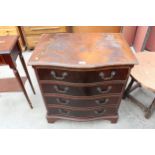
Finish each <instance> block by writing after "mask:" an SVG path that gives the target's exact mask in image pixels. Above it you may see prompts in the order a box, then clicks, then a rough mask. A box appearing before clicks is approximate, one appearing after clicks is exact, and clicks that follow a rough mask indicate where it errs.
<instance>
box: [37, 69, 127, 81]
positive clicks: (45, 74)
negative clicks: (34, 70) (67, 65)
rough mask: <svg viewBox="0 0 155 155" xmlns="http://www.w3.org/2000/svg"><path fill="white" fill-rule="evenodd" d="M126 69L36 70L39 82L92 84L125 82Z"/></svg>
mask: <svg viewBox="0 0 155 155" xmlns="http://www.w3.org/2000/svg"><path fill="white" fill-rule="evenodd" d="M128 70H129V69H128V68H121V69H118V68H117V69H115V68H114V69H104V70H100V71H97V70H96V71H68V70H56V69H38V75H39V79H40V80H58V81H67V82H73V83H92V82H101V81H111V80H125V79H126V78H127V75H128Z"/></svg>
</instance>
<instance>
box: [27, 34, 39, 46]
mask: <svg viewBox="0 0 155 155" xmlns="http://www.w3.org/2000/svg"><path fill="white" fill-rule="evenodd" d="M39 39H40V36H38V35H37V36H29V37H26V42H27V46H28V48H29V49H32V48H34V47H35V46H36V44H37V43H38V41H39Z"/></svg>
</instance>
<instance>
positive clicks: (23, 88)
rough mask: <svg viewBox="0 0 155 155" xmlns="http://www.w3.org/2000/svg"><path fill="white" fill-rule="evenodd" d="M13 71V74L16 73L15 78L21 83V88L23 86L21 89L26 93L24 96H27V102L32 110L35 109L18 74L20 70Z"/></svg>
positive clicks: (14, 69)
mask: <svg viewBox="0 0 155 155" xmlns="http://www.w3.org/2000/svg"><path fill="white" fill-rule="evenodd" d="M12 69H13V72H14V74H15V76H16V78H17V80H18V82H19V84H20V86H21V88H22V90H23V92H24V95H25V97H26V99H27V101H28V103H29V105H30V108H31V109H32V108H33V106H32V103H31V101H30V99H29V97H28V95H27V92H26V90H25V87H24V85H23V82H22V79H21V77H20V75H19V73H18V70H17V69H16V68H12Z"/></svg>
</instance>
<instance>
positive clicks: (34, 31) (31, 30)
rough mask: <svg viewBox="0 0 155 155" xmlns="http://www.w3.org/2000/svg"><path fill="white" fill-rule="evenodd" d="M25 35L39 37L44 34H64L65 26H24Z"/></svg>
mask: <svg viewBox="0 0 155 155" xmlns="http://www.w3.org/2000/svg"><path fill="white" fill-rule="evenodd" d="M23 29H24V32H25V34H26V35H39V34H44V33H58V32H66V31H67V29H66V27H65V26H24V27H23Z"/></svg>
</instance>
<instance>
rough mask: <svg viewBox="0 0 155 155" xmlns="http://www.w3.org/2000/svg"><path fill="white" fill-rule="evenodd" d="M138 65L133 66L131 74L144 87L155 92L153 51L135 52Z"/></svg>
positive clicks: (154, 53)
mask: <svg viewBox="0 0 155 155" xmlns="http://www.w3.org/2000/svg"><path fill="white" fill-rule="evenodd" d="M136 57H137V59H138V62H139V65H136V66H134V68H133V69H132V70H131V75H132V76H133V77H134V78H135V79H136V80H137V81H138V82H140V83H141V85H143V86H144V87H146V88H148V89H151V90H152V91H154V92H155V52H139V53H136Z"/></svg>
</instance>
